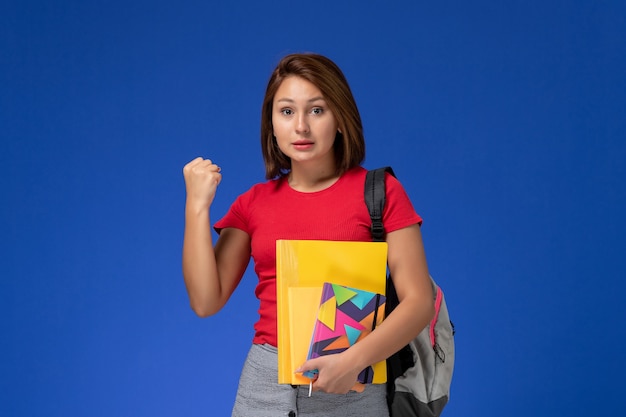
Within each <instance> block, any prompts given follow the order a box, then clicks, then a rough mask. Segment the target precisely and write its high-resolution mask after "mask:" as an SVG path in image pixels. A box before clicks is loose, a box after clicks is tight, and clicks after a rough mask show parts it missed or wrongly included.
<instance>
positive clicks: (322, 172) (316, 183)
mask: <svg viewBox="0 0 626 417" xmlns="http://www.w3.org/2000/svg"><path fill="white" fill-rule="evenodd" d="M337 179H339V175H338V174H337V170H336V168H335V166H334V164H332V165H329V166H324V167H320V166H319V165H316V166H310V167H309V166H303V165H301V164H296V165H295V166H292V167H291V172H290V173H289V176H288V182H289V186H290V187H291V188H293V189H294V190H296V191H301V192H305V193H312V192H316V191H321V190H324V189H326V188H328V187H330V186H331V185H333V184H334V183H335V182H336V181H337Z"/></svg>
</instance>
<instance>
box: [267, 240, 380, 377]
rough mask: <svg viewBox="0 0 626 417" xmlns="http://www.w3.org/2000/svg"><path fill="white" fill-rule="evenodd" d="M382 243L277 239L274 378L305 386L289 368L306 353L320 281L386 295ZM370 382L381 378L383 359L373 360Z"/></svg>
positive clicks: (294, 368) (320, 287) (317, 304)
mask: <svg viewBox="0 0 626 417" xmlns="http://www.w3.org/2000/svg"><path fill="white" fill-rule="evenodd" d="M386 273H387V243H385V242H341V241H322V240H278V241H276V289H277V294H276V298H277V313H278V323H277V324H278V383H280V384H292V385H308V384H309V382H310V380H309V378H306V377H304V376H302V375H300V374H295V373H294V371H295V370H296V369H298V367H299V366H300V365H302V364H303V363H304V362H305V361H306V358H307V354H308V352H309V347H310V344H311V336H312V334H313V328H314V326H315V321H316V319H317V312H318V309H319V304H320V298H321V296H322V287H323V284H324V282H333V283H335V284H339V285H344V286H348V287H353V288H358V289H361V290H364V291H370V292H373V293H379V294H385V280H386ZM373 367H374V375H375V378H374V380H373V381H372V382H373V383H375V384H380V383H384V382H386V377H387V370H386V362H385V361H382V362H379V363H377V364H374V365H373Z"/></svg>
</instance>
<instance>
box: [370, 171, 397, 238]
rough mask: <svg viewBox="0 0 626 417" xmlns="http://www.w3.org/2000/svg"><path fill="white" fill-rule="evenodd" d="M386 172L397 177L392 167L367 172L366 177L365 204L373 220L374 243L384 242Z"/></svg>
mask: <svg viewBox="0 0 626 417" xmlns="http://www.w3.org/2000/svg"><path fill="white" fill-rule="evenodd" d="M385 172H388V173H390V174H391V175H393V176H394V177H395V176H396V175H395V173H394V172H393V169H391V167H383V168H378V169H373V170H371V171H367V175H366V176H365V204H366V205H367V210H368V211H369V213H370V218H371V219H372V225H371V232H372V240H373V241H374V242H384V240H385V228H384V226H383V209H384V208H385V201H386V194H385V193H386V191H385Z"/></svg>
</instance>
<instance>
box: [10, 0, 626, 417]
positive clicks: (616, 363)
mask: <svg viewBox="0 0 626 417" xmlns="http://www.w3.org/2000/svg"><path fill="white" fill-rule="evenodd" d="M301 51H314V52H318V53H322V54H325V55H327V56H329V57H330V58H332V59H333V60H335V61H336V62H337V63H338V64H339V65H340V66H341V68H342V69H343V70H344V72H345V74H346V76H347V77H348V79H349V81H350V84H351V87H352V89H353V92H354V95H355V97H356V99H357V102H358V104H359V106H360V111H361V115H362V118H363V121H364V127H365V132H366V139H367V144H368V145H367V146H368V148H367V159H366V162H365V166H366V167H368V168H374V167H378V166H382V165H392V166H393V167H394V168H395V170H396V173H397V175H398V176H399V178H400V179H401V180H402V182H403V184H404V185H405V187H406V189H407V191H408V192H409V195H410V196H411V198H412V200H413V202H414V205H415V207H416V209H417V211H418V212H419V213H420V214H421V215H422V216H423V217H424V219H425V223H424V226H423V229H422V231H423V234H424V239H425V243H426V249H427V255H428V260H429V267H430V270H431V273H432V274H433V275H434V276H435V278H436V279H437V280H438V281H439V283H440V284H441V285H442V286H443V288H444V290H445V292H446V297H447V300H448V303H449V308H450V312H451V314H452V317H453V321H454V322H455V325H456V328H457V334H456V344H457V363H456V368H455V375H454V381H453V385H452V394H451V401H450V403H449V405H448V407H447V408H446V410H445V412H444V416H450V417H452V416H478V415H480V416H494V417H495V416H497V417H501V416H529V415H532V416H561V415H563V416H565V415H567V416H587V415H613V416H617V415H624V414H625V413H626V401H624V396H623V387H624V382H623V376H624V372H625V371H626V361H625V359H624V354H623V349H622V344H621V343H620V340H622V339H623V337H624V319H625V318H626V317H625V312H624V307H623V303H624V290H625V289H626V288H625V287H626V286H625V284H624V282H625V281H626V262H625V258H626V257H625V256H624V249H625V248H626V241H625V238H624V233H625V232H626V224H625V220H624V212H625V208H626V186H625V185H624V181H625V180H626V172H625V165H626V163H625V161H626V122H625V120H626V81H625V80H626V77H625V74H626V3H624V2H623V1H608V0H607V1H571V0H569V1H567V0H563V1H554V0H548V1H514V0H506V1H502V2H498V1H484V0H478V1H470V2H466V1H439V2H424V1H409V0H405V1H389V2H382V1H370V2H364V1H326V0H319V1H316V2H270V1H267V2H258V1H255V2H251V1H239V2H215V1H214V2H202V1H176V2H173V1H171V2H168V1H130V2H126V1H114V0H112V1H93V0H86V1H85V0H82V1H79V0H75V1H70V0H65V1H52V2H51V1H32V0H19V1H18V0H9V1H4V2H2V4H1V5H0V60H1V61H0V64H1V66H0V136H1V138H2V140H1V145H0V146H1V152H0V185H1V191H2V197H1V198H2V204H0V214H1V220H0V233H1V236H2V239H1V241H0V242H1V243H0V244H1V245H2V247H1V249H2V256H1V257H0V274H1V280H0V347H1V356H0V415H2V416H49V417H50V416H64V417H67V416H93V417H96V416H107V417H109V416H116V417H120V416H180V415H184V416H188V417H191V416H206V415H215V416H226V415H229V412H230V408H231V404H232V402H233V399H234V395H235V390H236V385H237V379H238V376H239V371H240V368H241V364H242V363H243V360H244V357H245V354H246V352H247V349H248V347H249V344H250V341H251V338H252V324H253V322H254V321H255V320H256V318H257V313H256V309H257V304H256V299H255V298H254V295H253V289H254V286H255V282H256V277H255V276H254V274H253V273H252V269H251V268H249V270H248V272H247V273H246V276H245V277H244V280H243V282H242V283H241V285H240V287H239V288H238V289H237V291H236V293H235V294H234V296H233V298H232V299H231V301H230V302H229V304H228V305H227V306H226V307H225V308H224V309H223V310H222V311H221V312H220V313H218V314H217V315H216V316H213V317H211V318H208V319H204V320H203V319H199V318H197V317H196V316H195V315H194V314H193V313H192V311H191V309H190V308H189V303H188V299H187V295H186V292H185V288H184V283H183V279H182V275H181V266H180V262H181V259H180V258H181V243H182V232H183V220H184V219H183V212H184V199H185V192H184V182H183V178H182V167H183V165H184V164H185V163H186V162H187V161H189V160H191V159H193V158H194V157H196V156H199V155H201V156H204V157H210V158H212V159H214V160H215V161H217V162H218V163H219V164H220V165H221V166H222V168H223V173H224V179H223V182H222V184H221V186H220V189H219V190H218V196H217V198H216V201H215V204H214V207H213V208H212V217H213V218H214V219H217V218H218V217H221V215H223V214H224V213H225V211H226V210H227V208H228V207H229V205H230V204H231V203H232V201H233V200H234V198H235V197H236V196H237V195H238V194H240V193H242V192H243V191H245V190H246V189H247V188H248V187H249V186H251V185H252V184H253V183H255V182H259V181H262V180H263V174H264V171H263V163H262V158H261V155H260V147H259V138H258V136H259V116H260V105H261V100H262V98H263V93H264V89H265V84H266V82H267V79H268V77H269V74H270V72H271V70H272V69H273V67H274V65H275V64H276V63H277V61H278V60H279V59H280V57H282V56H283V55H284V54H286V53H290V52H301Z"/></svg>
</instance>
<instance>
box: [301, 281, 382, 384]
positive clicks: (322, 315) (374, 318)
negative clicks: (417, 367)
mask: <svg viewBox="0 0 626 417" xmlns="http://www.w3.org/2000/svg"><path fill="white" fill-rule="evenodd" d="M385 300H386V299H385V296H384V295H383V294H378V293H375V292H371V291H364V290H360V289H357V288H352V287H347V286H345V285H339V284H334V283H330V282H325V283H324V285H323V287H322V297H321V299H320V302H319V308H318V312H317V318H316V320H315V327H314V329H313V336H312V337H311V344H310V347H309V354H308V357H307V358H308V359H314V358H318V357H320V356H325V355H331V354H334V353H341V352H343V351H344V350H346V349H348V348H349V347H350V346H352V345H354V344H355V343H357V342H358V341H360V340H362V339H363V338H365V337H366V336H367V335H368V334H370V333H371V332H372V331H373V330H374V329H375V328H376V326H378V325H379V324H380V323H382V321H383V318H384V314H385ZM380 368H381V367H380V366H376V365H374V366H368V367H367V368H365V369H364V370H363V371H361V373H360V374H359V377H358V381H359V382H360V383H361V384H371V383H372V382H373V381H379V380H382V382H385V381H386V377H387V375H386V369H380ZM377 372H384V373H385V374H384V377H383V378H380V377H379V376H378V375H377ZM304 376H306V377H308V378H313V377H314V372H305V375H304Z"/></svg>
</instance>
